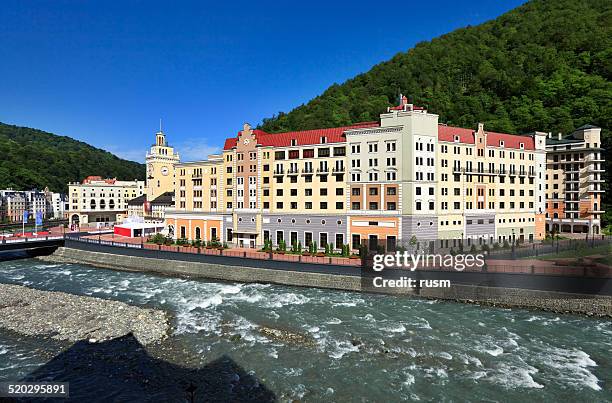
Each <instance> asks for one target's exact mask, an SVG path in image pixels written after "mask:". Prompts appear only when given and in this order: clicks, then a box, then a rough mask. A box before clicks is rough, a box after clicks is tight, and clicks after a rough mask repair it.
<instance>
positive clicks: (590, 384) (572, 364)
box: [538, 347, 601, 391]
mask: <svg viewBox="0 0 612 403" xmlns="http://www.w3.org/2000/svg"><path fill="white" fill-rule="evenodd" d="M538 358H539V360H540V361H541V362H543V363H544V365H546V366H548V367H550V368H552V369H553V370H554V371H555V372H556V374H555V379H556V380H558V381H560V382H562V383H563V384H566V385H570V386H572V387H574V388H576V389H581V388H583V387H587V388H590V389H593V390H595V391H600V390H601V386H599V379H597V377H596V376H595V374H593V373H592V372H591V371H590V370H589V369H588V367H596V366H597V363H596V362H595V361H593V360H592V359H591V357H590V356H589V355H588V354H587V353H585V352H584V351H582V350H579V349H576V348H572V349H564V348H558V347H548V348H546V349H544V350H543V351H542V352H541V353H540V354H539V357H538Z"/></svg>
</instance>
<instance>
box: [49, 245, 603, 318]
mask: <svg viewBox="0 0 612 403" xmlns="http://www.w3.org/2000/svg"><path fill="white" fill-rule="evenodd" d="M41 259H43V260H46V261H53V262H68V263H82V264H89V265H93V266H99V267H105V268H110V269H115V270H127V271H140V272H148V273H155V274H161V275H170V276H185V277H192V278H206V279H212V280H222V281H236V282H258V283H272V284H281V285H289V286H300V287H317V288H329V289H338V290H344V291H364V289H363V288H362V279H361V277H360V276H355V275H342V274H331V273H330V274H326V273H320V272H319V273H315V272H308V271H306V270H295V271H294V270H278V269H265V268H259V267H248V266H228V265H220V264H215V263H203V262H187V261H177V260H169V259H156V258H146V257H140V256H129V255H125V254H121V255H119V254H112V253H102V252H93V251H85V250H79V249H72V248H64V247H61V248H58V250H57V251H56V252H55V253H54V254H53V255H50V256H45V257H42V258H41ZM602 281H606V280H604V279H602ZM368 291H371V290H369V289H368ZM394 294H398V295H413V296H415V295H418V296H420V297H424V298H435V299H444V300H453V301H460V302H468V303H479V304H485V305H494V306H502V307H520V308H531V309H542V310H549V311H555V312H563V313H577V314H586V315H596V316H608V317H612V297H610V296H604V295H582V294H569V293H563V292H555V291H541V290H534V289H523V288H510V287H490V286H485V285H471V284H459V283H457V282H453V283H452V286H451V287H450V288H422V289H420V290H412V289H409V288H398V289H396V292H395V293H394Z"/></svg>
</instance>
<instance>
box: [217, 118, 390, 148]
mask: <svg viewBox="0 0 612 403" xmlns="http://www.w3.org/2000/svg"><path fill="white" fill-rule="evenodd" d="M378 126H379V123H378V122H363V123H357V124H354V125H351V126H343V127H332V128H329V129H314V130H304V131H298V132H286V133H266V132H264V131H262V130H253V134H255V137H256V138H257V144H259V145H262V146H273V147H289V146H291V140H296V141H297V145H298V146H302V145H309V144H320V143H321V137H327V142H328V143H342V142H344V141H346V138H345V137H344V132H345V131H346V130H351V129H361V128H367V127H378ZM237 141H238V139H237V138H236V137H234V138H229V139H226V140H225V145H224V146H223V149H224V150H229V149H231V148H232V147H235V146H236V143H237Z"/></svg>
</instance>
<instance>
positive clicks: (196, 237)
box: [195, 227, 200, 239]
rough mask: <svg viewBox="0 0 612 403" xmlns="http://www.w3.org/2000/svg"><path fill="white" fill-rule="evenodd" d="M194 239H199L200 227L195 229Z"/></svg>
mask: <svg viewBox="0 0 612 403" xmlns="http://www.w3.org/2000/svg"><path fill="white" fill-rule="evenodd" d="M195 239H200V227H196V229H195Z"/></svg>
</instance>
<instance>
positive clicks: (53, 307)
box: [0, 284, 170, 345]
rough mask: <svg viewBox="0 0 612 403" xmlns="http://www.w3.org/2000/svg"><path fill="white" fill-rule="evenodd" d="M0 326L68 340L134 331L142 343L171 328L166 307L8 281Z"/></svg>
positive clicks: (2, 290)
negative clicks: (149, 306) (133, 304)
mask: <svg viewBox="0 0 612 403" xmlns="http://www.w3.org/2000/svg"><path fill="white" fill-rule="evenodd" d="M0 327H1V328H4V329H8V330H11V331H14V332H17V333H21V334H24V335H27V336H42V337H48V338H52V339H55V340H65V341H69V342H75V341H78V340H89V341H90V342H92V343H93V342H101V341H105V340H110V339H114V338H117V337H121V336H124V335H127V334H130V333H132V334H133V335H134V336H135V337H136V339H137V340H138V341H139V342H140V343H141V344H143V345H147V344H150V343H153V342H156V341H159V340H163V339H165V338H166V337H167V335H168V332H169V330H170V325H169V320H168V315H167V314H166V313H165V312H164V311H161V310H157V309H147V308H140V307H136V306H132V305H128V304H125V303H123V302H118V301H111V300H105V299H100V298H94V297H88V296H80V295H73V294H67V293H63V292H55V291H41V290H36V289H32V288H28V287H24V286H18V285H9V284H0Z"/></svg>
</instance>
